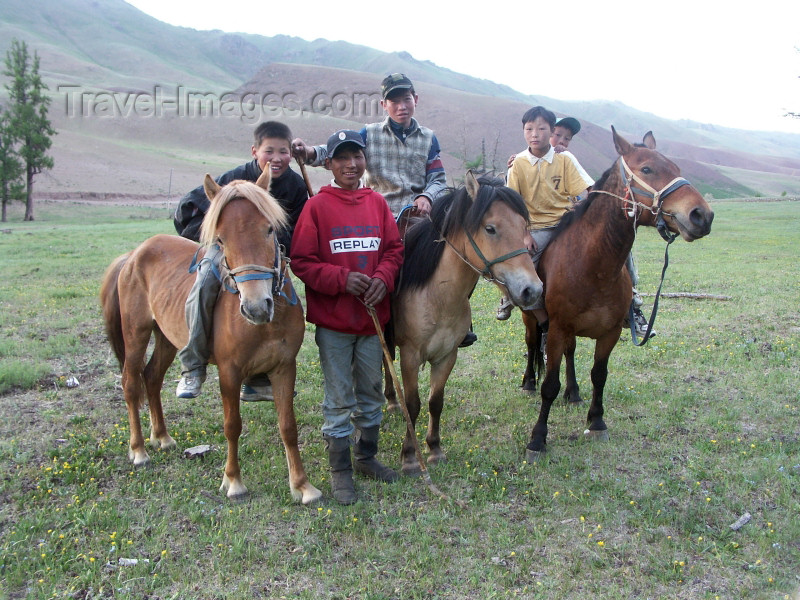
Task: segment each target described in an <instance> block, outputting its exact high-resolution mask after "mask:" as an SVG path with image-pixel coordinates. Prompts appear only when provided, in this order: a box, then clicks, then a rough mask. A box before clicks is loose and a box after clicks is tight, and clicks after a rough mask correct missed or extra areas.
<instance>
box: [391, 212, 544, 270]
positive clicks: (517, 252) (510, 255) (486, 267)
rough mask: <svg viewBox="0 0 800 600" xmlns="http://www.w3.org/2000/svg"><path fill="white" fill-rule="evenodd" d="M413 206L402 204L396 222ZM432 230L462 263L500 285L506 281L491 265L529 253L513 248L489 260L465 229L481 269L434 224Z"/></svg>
mask: <svg viewBox="0 0 800 600" xmlns="http://www.w3.org/2000/svg"><path fill="white" fill-rule="evenodd" d="M413 208H414V205H413V204H408V205H406V206H404V207H403V209H402V210H401V211H400V212H399V213H398V215H397V219H396V221H397V223H398V224H399V223H400V219H401V218H402V217H404V216H406V215H405V213H406V212H407V211H410V210H413ZM428 219H430V217H428ZM431 223H433V222H432V221H431ZM434 231H436V233H437V235H438V236H439V239H438V240H437V241H438V242H445V243H446V244H447V245H448V246H450V249H451V250H452V251H453V252H454V253H455V255H456V256H458V258H460V259H461V260H462V261H464V263H465V264H466V265H467V266H468V267H469V268H470V269H472V270H473V271H475V272H476V273H478V275H480V276H481V277H483V278H484V279H485V280H486V281H489V282H497V283H499V284H500V285H506V282H505V281H501V280H500V279H496V278H495V277H494V276H493V275H492V270H491V269H492V267H493V266H495V265H496V264H498V263H501V262H505V261H507V260H508V259H510V258H514V257H515V256H519V255H520V254H528V253H529V252H528V249H527V248H520V249H519V250H514V251H513V252H509V253H508V254H504V255H503V256H499V257H498V258H495V259H494V260H491V261H490V260H488V259H487V258H486V257H485V256H484V255H483V252H481V249H480V248H478V244H476V243H475V240H474V239H473V238H472V234H471V233H469V232H468V231H466V230H465V231H464V233H466V235H467V239H468V240H469V243H470V244H472V249H473V250H475V254H477V255H478V258H480V259H481V260H482V261H483V269H479V268H478V267H476V266H475V265H473V264H472V263H471V262H469V260H468V259H467V257H466V256H464V255H463V254H461V253H460V252H459V251H458V250H456V247H455V246H453V244H451V243H450V240H448V239H447V238H445V237H443V236H442V234H441V232H440V231H439V230H438V229H436V226H435V225H434Z"/></svg>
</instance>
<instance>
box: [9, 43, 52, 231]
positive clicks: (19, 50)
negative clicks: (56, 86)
mask: <svg viewBox="0 0 800 600" xmlns="http://www.w3.org/2000/svg"><path fill="white" fill-rule="evenodd" d="M3 74H4V75H6V76H7V77H10V78H11V82H10V83H7V84H6V89H7V90H8V96H9V101H10V104H11V106H10V109H9V112H10V113H11V123H10V129H11V132H12V135H13V136H14V137H15V138H16V139H18V140H19V149H18V153H19V156H20V158H21V159H22V161H23V162H24V163H25V194H26V196H25V220H26V221H33V178H34V176H35V175H38V174H39V173H41V172H42V171H43V170H44V169H52V168H53V159H52V157H50V156H47V154H46V153H47V151H48V150H49V149H50V146H51V144H52V140H51V139H50V136H52V135H55V133H56V131H55V130H54V129H53V127H52V125H51V124H50V121H49V120H48V118H47V109H48V107H49V106H50V98H49V97H48V96H47V95H46V91H47V86H46V85H45V84H44V82H43V81H42V78H41V77H40V76H39V55H38V53H36V52H34V54H33V58H32V59H31V56H30V55H29V54H28V45H27V44H26V43H25V42H20V41H19V40H16V39H14V40H12V41H11V48H10V49H9V51H8V52H7V53H6V70H5V71H3Z"/></svg>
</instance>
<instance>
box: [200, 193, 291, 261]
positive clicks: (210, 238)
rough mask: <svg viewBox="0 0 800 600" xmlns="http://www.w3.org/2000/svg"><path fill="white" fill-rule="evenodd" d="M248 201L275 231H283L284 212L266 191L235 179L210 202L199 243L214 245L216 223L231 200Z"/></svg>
mask: <svg viewBox="0 0 800 600" xmlns="http://www.w3.org/2000/svg"><path fill="white" fill-rule="evenodd" d="M238 199H242V200H249V201H250V202H252V203H253V205H254V206H255V207H256V208H257V209H258V212H259V213H261V215H262V216H263V217H264V218H265V219H266V220H267V222H268V223H270V224H271V225H272V226H273V227H275V228H276V229H283V228H284V227H285V226H286V223H287V217H286V211H284V210H283V207H281V205H280V204H278V201H277V200H276V199H275V198H274V197H273V196H272V194H270V193H269V192H267V191H266V190H264V189H263V188H260V187H259V186H257V185H256V184H255V183H253V182H251V181H245V180H243V179H237V180H234V181H231V182H230V183H228V184H227V185H225V186H224V187H222V189H220V191H219V192H218V193H217V195H216V196H214V198H213V199H212V200H211V205H210V206H209V207H208V212H206V216H205V217H203V224H202V225H201V227H200V243H201V244H203V245H205V246H209V245H211V244H213V243H214V239H215V237H216V231H217V223H218V222H219V217H220V215H221V214H222V210H223V209H224V208H225V207H226V206H227V205H228V204H229V203H230V202H231V201H233V200H238Z"/></svg>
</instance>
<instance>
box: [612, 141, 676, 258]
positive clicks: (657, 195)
mask: <svg viewBox="0 0 800 600" xmlns="http://www.w3.org/2000/svg"><path fill="white" fill-rule="evenodd" d="M619 174H620V177H622V179H623V180H624V181H625V185H626V187H627V191H626V193H625V198H624V200H625V202H628V203H631V204H633V205H634V206H638V207H640V208H642V209H643V210H648V211H650V213H651V214H653V215H655V217H656V229H657V230H658V233H659V234H660V235H661V237H662V238H663V239H664V241H666V242H672V241H673V240H674V239H675V238H676V237H678V234H677V233H671V232H670V231H669V229H668V228H667V223H666V221H664V210H663V208H662V206H661V205H662V203H663V202H664V198H666V197H667V196H669V195H670V194H671V193H672V192H674V191H675V190H677V189H679V188H682V187H683V186H685V185H691V184H690V183H689V182H688V181H687V180H686V179H684V178H683V177H676V178H675V179H673V180H672V181H670V182H669V183H668V184H667V185H665V186H664V187H663V188H661V189H660V190H658V191H656V190H655V189H654V188H653V187H651V186H650V184H648V183H647V182H646V181H644V180H643V179H642V178H641V177H639V176H638V175H636V173H634V172H633V171H631V169H630V167H628V163H626V162H625V159H624V158H623V157H622V156H620V157H619ZM626 174H627V177H626ZM634 181H635V182H636V183H638V184H639V185H640V186H641V187H642V188H644V189H639V188H635V187H633V186H632V185H631V184H632V183H633V182H634ZM635 194H641V195H643V196H646V197H648V198H652V199H653V203H652V204H651V205H649V206H648V205H647V204H643V203H641V202H637V201H636V200H635V199H634V196H635ZM628 196H630V200H629V199H628ZM654 207H655V210H654ZM667 214H669V213H667Z"/></svg>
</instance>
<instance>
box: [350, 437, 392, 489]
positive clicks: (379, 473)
mask: <svg viewBox="0 0 800 600" xmlns="http://www.w3.org/2000/svg"><path fill="white" fill-rule="evenodd" d="M379 437H380V426H378V425H375V426H374V427H365V428H363V429H356V445H355V449H354V452H353V453H354V454H355V457H356V461H355V464H354V468H355V471H356V473H361V474H362V475H365V476H367V477H370V478H371V479H377V480H378V481H383V482H385V483H392V482H393V481H397V480H398V479H399V475H398V474H397V471H395V470H393V469H390V468H389V467H387V466H386V465H384V464H382V463H381V462H379V461H378V459H377V458H375V455H376V454H377V453H378V438H379Z"/></svg>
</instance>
